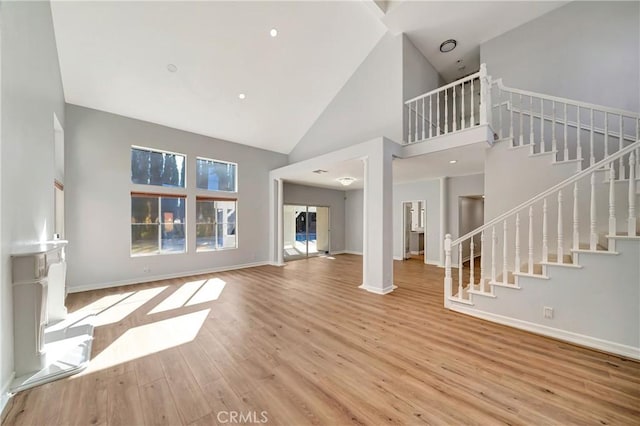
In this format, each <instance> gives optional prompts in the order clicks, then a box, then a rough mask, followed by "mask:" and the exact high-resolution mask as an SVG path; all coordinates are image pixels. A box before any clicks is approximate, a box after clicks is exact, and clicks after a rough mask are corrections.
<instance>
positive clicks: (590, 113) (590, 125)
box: [589, 108, 596, 166]
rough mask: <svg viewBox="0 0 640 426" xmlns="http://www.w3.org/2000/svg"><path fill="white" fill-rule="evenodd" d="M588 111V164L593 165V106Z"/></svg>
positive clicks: (594, 158)
mask: <svg viewBox="0 0 640 426" xmlns="http://www.w3.org/2000/svg"><path fill="white" fill-rule="evenodd" d="M589 111H590V112H589V127H590V129H589V133H590V134H589V166H593V165H594V164H595V163H596V154H595V152H594V151H593V108H591V109H590V110H589Z"/></svg>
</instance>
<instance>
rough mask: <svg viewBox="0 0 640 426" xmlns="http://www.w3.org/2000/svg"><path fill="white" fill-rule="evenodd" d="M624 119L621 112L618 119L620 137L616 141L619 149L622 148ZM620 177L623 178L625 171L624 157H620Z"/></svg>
mask: <svg viewBox="0 0 640 426" xmlns="http://www.w3.org/2000/svg"><path fill="white" fill-rule="evenodd" d="M623 123H624V120H622V114H620V121H619V128H620V139H619V143H618V149H619V150H620V151H622V148H624V124H623ZM619 175H620V179H624V178H625V173H624V158H622V157H620V173H619Z"/></svg>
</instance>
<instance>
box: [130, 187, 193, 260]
mask: <svg viewBox="0 0 640 426" xmlns="http://www.w3.org/2000/svg"><path fill="white" fill-rule="evenodd" d="M134 197H138V198H155V199H157V200H158V221H157V222H156V223H152V224H149V225H157V226H158V251H157V252H155V253H140V254H135V253H134V252H133V238H132V236H133V233H132V229H133V228H132V225H135V223H133V222H130V223H129V257H130V258H136V257H148V256H172V255H180V254H187V253H189V238H188V235H189V233H188V230H187V223H188V222H189V220H188V211H189V209H188V203H187V200H188V198H187V194H170V193H157V192H140V191H131V193H130V196H129V213H130V216H131V213H132V212H131V209H132V207H133V201H132V200H133V198H134ZM161 198H174V199H175V198H178V199H181V200H182V201H183V202H184V221H183V222H182V223H181V225H182V226H183V227H184V250H183V251H180V252H170V251H164V252H163V251H162V248H161V247H162V226H164V225H165V223H164V222H163V221H162V200H161Z"/></svg>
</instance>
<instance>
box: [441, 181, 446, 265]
mask: <svg viewBox="0 0 640 426" xmlns="http://www.w3.org/2000/svg"><path fill="white" fill-rule="evenodd" d="M446 203H447V178H446V177H444V176H442V177H440V266H441V267H443V266H444V263H445V259H444V245H443V244H444V239H445V232H446V229H447V204H446Z"/></svg>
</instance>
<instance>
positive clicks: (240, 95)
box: [238, 93, 247, 99]
mask: <svg viewBox="0 0 640 426" xmlns="http://www.w3.org/2000/svg"><path fill="white" fill-rule="evenodd" d="M246 97H247V95H245V94H244V93H240V94H239V95H238V98H240V99H244V98H246Z"/></svg>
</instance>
